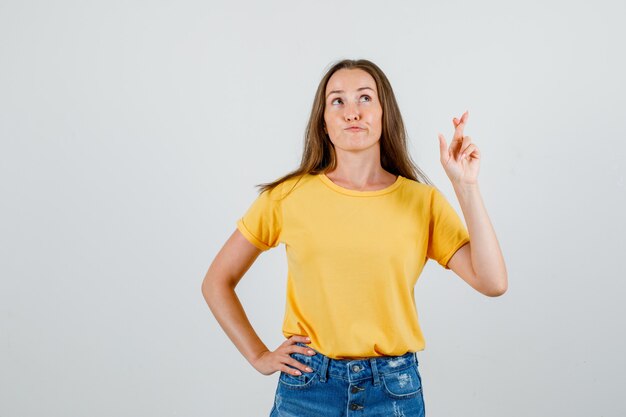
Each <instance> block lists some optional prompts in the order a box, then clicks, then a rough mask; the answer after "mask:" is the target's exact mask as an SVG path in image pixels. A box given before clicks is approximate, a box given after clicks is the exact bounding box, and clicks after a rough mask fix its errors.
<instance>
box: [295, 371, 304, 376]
mask: <svg viewBox="0 0 626 417" xmlns="http://www.w3.org/2000/svg"><path fill="white" fill-rule="evenodd" d="M294 373H295V374H296V375H302V372H300V371H295V372H294Z"/></svg>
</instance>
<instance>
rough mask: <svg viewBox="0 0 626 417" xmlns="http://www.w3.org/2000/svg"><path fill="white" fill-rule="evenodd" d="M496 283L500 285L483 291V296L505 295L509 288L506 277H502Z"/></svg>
mask: <svg viewBox="0 0 626 417" xmlns="http://www.w3.org/2000/svg"><path fill="white" fill-rule="evenodd" d="M496 282H500V284H498V285H492V286H490V287H489V288H487V289H486V290H485V291H483V294H484V295H486V296H487V297H500V296H501V295H503V294H504V293H506V291H507V290H508V288H509V284H508V280H507V278H506V276H504V277H503V278H502V279H500V280H497V281H496Z"/></svg>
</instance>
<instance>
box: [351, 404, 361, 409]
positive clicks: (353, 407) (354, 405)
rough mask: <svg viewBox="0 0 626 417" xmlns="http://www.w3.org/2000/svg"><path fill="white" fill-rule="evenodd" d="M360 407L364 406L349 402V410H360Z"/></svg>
mask: <svg viewBox="0 0 626 417" xmlns="http://www.w3.org/2000/svg"><path fill="white" fill-rule="evenodd" d="M362 408H364V407H363V406H362V405H360V404H355V403H352V404H350V410H360V409H362Z"/></svg>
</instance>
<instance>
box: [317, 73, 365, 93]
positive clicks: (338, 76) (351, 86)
mask: <svg viewBox="0 0 626 417" xmlns="http://www.w3.org/2000/svg"><path fill="white" fill-rule="evenodd" d="M361 87H370V88H371V89H373V90H374V91H376V81H375V80H374V77H372V76H371V75H370V74H369V73H367V72H366V71H364V70H362V69H359V68H353V69H346V68H343V69H340V70H339V71H337V72H335V73H334V74H333V75H332V76H331V77H330V79H329V80H328V84H326V93H328V92H329V91H332V90H344V91H350V90H356V89H358V88H361Z"/></svg>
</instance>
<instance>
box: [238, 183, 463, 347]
mask: <svg viewBox="0 0 626 417" xmlns="http://www.w3.org/2000/svg"><path fill="white" fill-rule="evenodd" d="M237 228H238V230H239V231H240V232H241V233H242V234H243V235H244V236H245V237H246V238H247V239H248V240H249V241H250V242H251V243H252V244H254V245H255V246H256V247H258V248H259V249H261V250H268V249H270V248H272V247H276V246H278V244H279V243H284V245H285V250H286V254H287V264H288V265H287V266H288V273H287V302H286V306H285V307H286V308H285V316H284V321H283V328H282V331H283V335H284V336H285V337H286V338H289V337H291V336H292V335H294V334H297V335H303V336H309V337H310V338H311V342H310V343H309V344H310V346H311V347H312V348H314V349H316V350H317V351H318V352H321V353H322V354H324V355H326V356H329V357H331V358H334V359H346V358H356V357H372V356H384V355H386V356H393V355H403V354H405V353H407V352H409V351H410V352H417V351H420V350H423V349H424V347H425V342H424V337H423V335H422V331H421V329H420V325H419V322H418V314H417V308H416V305H415V298H414V294H413V289H414V286H415V283H416V282H417V279H418V277H419V276H420V273H421V272H422V269H423V268H424V264H425V263H426V261H427V260H428V259H429V258H430V259H434V260H436V261H437V262H438V263H439V264H440V265H442V266H443V267H444V268H446V269H449V268H448V266H447V263H448V261H449V260H450V258H451V257H452V255H453V254H454V253H455V252H456V251H457V250H458V249H459V248H460V247H461V246H463V245H464V244H465V243H467V242H469V234H468V232H467V229H466V228H465V225H464V223H463V222H462V221H461V219H460V218H459V216H458V215H457V213H456V212H455V210H454V208H453V207H452V206H451V205H450V204H449V203H448V201H447V200H446V199H445V197H444V196H443V194H442V193H441V192H440V191H439V190H438V189H436V188H435V187H433V186H430V185H427V184H423V183H419V182H417V181H413V180H410V179H408V178H405V177H403V176H398V177H397V179H396V181H395V182H394V183H393V184H392V185H390V186H388V187H386V188H384V189H382V190H376V191H356V190H350V189H347V188H344V187H341V186H339V185H337V184H335V183H334V182H332V181H331V180H330V179H329V178H328V177H327V176H326V175H324V174H319V175H311V174H307V175H304V176H302V177H300V181H299V182H298V178H291V179H289V180H286V181H283V182H282V183H280V184H279V185H278V186H277V187H275V188H274V189H272V190H269V191H264V192H263V193H261V194H259V195H258V196H257V198H256V200H255V201H254V202H253V203H252V205H251V206H250V207H249V208H248V210H247V212H246V213H245V214H244V215H243V217H241V218H240V219H238V220H237Z"/></svg>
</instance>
